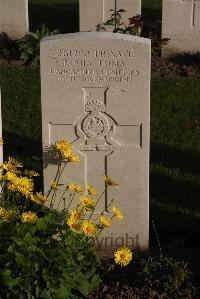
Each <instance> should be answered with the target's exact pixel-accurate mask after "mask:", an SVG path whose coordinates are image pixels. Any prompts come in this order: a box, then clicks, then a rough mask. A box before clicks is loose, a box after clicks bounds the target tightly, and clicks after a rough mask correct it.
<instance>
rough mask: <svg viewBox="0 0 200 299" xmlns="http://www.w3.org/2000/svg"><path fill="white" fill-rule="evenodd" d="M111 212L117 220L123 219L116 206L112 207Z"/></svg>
mask: <svg viewBox="0 0 200 299" xmlns="http://www.w3.org/2000/svg"><path fill="white" fill-rule="evenodd" d="M112 212H113V214H114V216H115V217H116V218H117V219H118V220H123V219H124V216H123V215H122V213H121V211H120V210H119V209H117V208H116V207H112Z"/></svg>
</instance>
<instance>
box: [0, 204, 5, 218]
mask: <svg viewBox="0 0 200 299" xmlns="http://www.w3.org/2000/svg"><path fill="white" fill-rule="evenodd" d="M5 213H6V209H5V208H2V207H0V218H2V217H3V216H4V215H5Z"/></svg>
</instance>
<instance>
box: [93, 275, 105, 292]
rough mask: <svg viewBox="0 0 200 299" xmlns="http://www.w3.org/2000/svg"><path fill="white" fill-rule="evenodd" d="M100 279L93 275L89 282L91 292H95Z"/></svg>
mask: <svg viewBox="0 0 200 299" xmlns="http://www.w3.org/2000/svg"><path fill="white" fill-rule="evenodd" d="M101 281H102V280H101V278H100V277H99V275H97V274H95V275H93V277H92V279H91V282H90V289H91V290H95V289H96V288H98V286H99V285H100V283H101Z"/></svg>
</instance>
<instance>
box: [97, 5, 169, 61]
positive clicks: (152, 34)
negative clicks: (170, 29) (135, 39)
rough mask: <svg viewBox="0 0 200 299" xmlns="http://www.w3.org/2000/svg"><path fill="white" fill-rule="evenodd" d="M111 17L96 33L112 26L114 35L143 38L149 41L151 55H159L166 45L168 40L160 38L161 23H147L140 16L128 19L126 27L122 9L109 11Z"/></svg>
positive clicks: (98, 26) (100, 25)
mask: <svg viewBox="0 0 200 299" xmlns="http://www.w3.org/2000/svg"><path fill="white" fill-rule="evenodd" d="M110 11H111V17H110V19H109V20H107V21H106V22H105V23H104V24H98V25H97V31H106V26H113V27H114V30H113V32H114V33H122V34H129V35H134V36H143V37H146V38H149V39H151V44H152V54H153V55H159V54H160V51H161V48H162V47H163V46H165V45H167V44H168V42H169V39H168V38H161V37H160V35H161V22H160V21H155V22H149V21H146V20H142V18H141V15H136V16H133V17H131V18H129V24H128V26H126V25H125V24H124V22H123V13H124V12H126V11H125V10H124V9H119V10H117V11H116V12H115V11H114V10H113V9H111V10H110Z"/></svg>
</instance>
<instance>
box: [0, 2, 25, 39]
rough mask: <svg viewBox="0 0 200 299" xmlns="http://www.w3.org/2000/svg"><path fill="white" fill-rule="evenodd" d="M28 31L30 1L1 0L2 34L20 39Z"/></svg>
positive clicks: (0, 28) (0, 27) (0, 19)
mask: <svg viewBox="0 0 200 299" xmlns="http://www.w3.org/2000/svg"><path fill="white" fill-rule="evenodd" d="M28 30H29V20H28V0H0V32H2V31H4V32H6V33H7V34H8V35H9V36H10V37H11V38H13V39H18V38H21V37H23V36H24V35H25V34H26V32H28Z"/></svg>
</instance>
